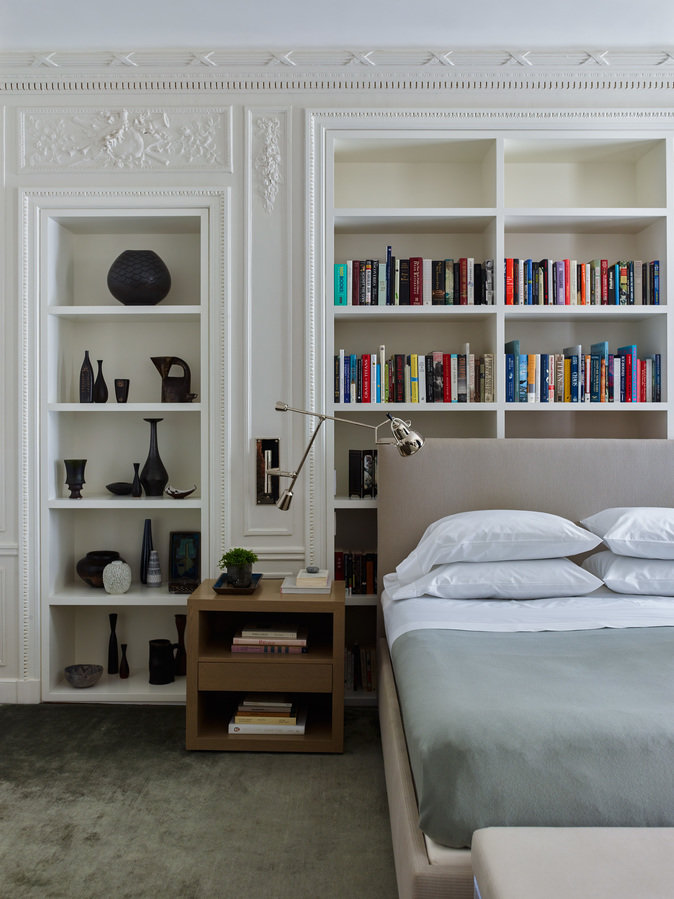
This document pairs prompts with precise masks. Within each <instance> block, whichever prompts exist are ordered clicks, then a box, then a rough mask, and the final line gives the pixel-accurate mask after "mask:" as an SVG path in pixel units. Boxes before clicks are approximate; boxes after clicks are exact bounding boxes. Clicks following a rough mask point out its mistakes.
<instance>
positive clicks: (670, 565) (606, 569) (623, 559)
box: [583, 549, 674, 596]
mask: <svg viewBox="0 0 674 899" xmlns="http://www.w3.org/2000/svg"><path fill="white" fill-rule="evenodd" d="M583 568H584V569H585V570H586V571H589V572H591V573H592V574H594V575H596V576H597V577H600V578H601V579H602V581H603V582H604V583H605V584H606V586H607V587H608V588H609V589H610V590H614V591H615V592H616V593H636V594H637V595H641V596H643V595H646V596H674V561H671V560H668V559H635V558H634V557H633V556H617V555H616V554H615V553H612V552H611V551H610V550H609V549H607V550H604V551H603V552H600V553H595V554H594V555H593V556H588V558H587V559H585V561H584V562H583Z"/></svg>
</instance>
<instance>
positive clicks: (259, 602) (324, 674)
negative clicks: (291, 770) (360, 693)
mask: <svg viewBox="0 0 674 899" xmlns="http://www.w3.org/2000/svg"><path fill="white" fill-rule="evenodd" d="M214 583H215V581H214V580H206V581H203V583H202V584H201V585H200V586H199V587H198V588H197V589H196V590H195V591H194V593H192V595H191V596H190V597H189V599H188V602H187V727H186V740H185V745H186V748H187V749H215V750H245V751H249V752H250V751H252V750H259V751H263V752H342V749H343V742H344V583H343V582H336V583H333V587H332V592H331V593H329V594H303V595H301V596H298V595H296V594H283V595H282V594H281V593H280V586H281V581H280V580H275V579H269V580H265V579H264V578H263V579H262V580H261V582H260V586H259V588H258V589H257V590H256V591H255V593H252V594H250V595H239V596H236V595H227V596H223V595H219V594H217V593H215V592H214V591H213V584H214ZM251 623H254V624H256V625H257V626H263V625H271V624H278V623H280V624H283V625H289V624H292V625H297V626H298V627H303V628H306V629H307V632H308V651H307V652H306V653H303V654H301V655H288V656H278V655H276V656H275V655H242V654H238V653H233V652H232V651H231V645H232V638H233V637H234V634H235V633H236V632H237V630H239V629H240V628H241V627H242V626H246V625H249V624H251ZM253 692H265V693H269V692H276V693H289V694H293V696H294V697H296V699H297V702H298V704H299V705H303V706H305V707H306V709H307V723H306V729H305V732H304V734H299V735H293V734H279V735H277V734H229V733H228V725H229V721H230V719H231V717H232V715H233V713H234V710H235V709H236V707H237V704H238V702H239V701H240V700H241V699H242V697H243V696H244V695H245V694H246V693H253Z"/></svg>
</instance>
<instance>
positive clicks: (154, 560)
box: [146, 549, 161, 587]
mask: <svg viewBox="0 0 674 899" xmlns="http://www.w3.org/2000/svg"><path fill="white" fill-rule="evenodd" d="M146 584H147V586H148V587H160V586H161V568H160V567H159V554H158V552H157V550H156V549H153V550H150V560H149V562H148V563H147V581H146Z"/></svg>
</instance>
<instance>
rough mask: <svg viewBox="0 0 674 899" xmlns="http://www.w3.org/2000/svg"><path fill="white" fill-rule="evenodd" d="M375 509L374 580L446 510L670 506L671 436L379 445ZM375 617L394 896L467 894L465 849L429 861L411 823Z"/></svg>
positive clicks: (391, 687)
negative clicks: (405, 450) (407, 448)
mask: <svg viewBox="0 0 674 899" xmlns="http://www.w3.org/2000/svg"><path fill="white" fill-rule="evenodd" d="M378 506H379V509H378V571H379V583H380V584H381V581H382V577H383V575H384V574H386V573H387V572H389V571H392V570H393V569H394V568H395V566H396V565H397V563H398V562H399V561H400V560H401V559H403V558H405V556H407V555H408V554H409V552H410V551H411V550H412V549H413V548H414V547H415V545H416V544H417V542H418V540H419V538H420V537H421V535H422V534H423V532H424V530H425V529H426V527H427V526H428V525H429V524H430V523H431V522H433V521H435V520H436V519H438V518H441V517H442V516H444V515H449V514H451V513H453V512H463V511H467V510H471V509H497V508H501V509H536V510H539V511H543V512H552V513H555V514H557V515H561V516H563V517H565V518H568V519H570V520H572V521H578V520H579V519H581V518H583V517H585V516H587V515H590V514H592V513H593V512H598V511H600V510H601V509H604V508H608V507H611V506H674V441H668V440H596V439H592V440H586V439H555V440H550V439H541V440H536V439H526V438H514V439H508V440H499V439H489V438H475V439H458V438H457V439H454V438H447V439H429V440H427V442H426V445H425V446H424V448H423V450H422V451H421V452H419V453H417V454H416V455H414V456H412V457H410V458H403V457H401V456H400V455H399V454H398V452H397V451H396V450H395V448H393V447H390V446H385V447H380V450H379V467H378ZM379 622H380V640H379V652H378V658H379V682H378V692H379V717H380V722H381V733H382V745H383V754H384V767H385V773H386V787H387V793H388V801H389V813H390V818H391V834H392V839H393V849H394V856H395V865H396V877H397V882H398V891H399V895H400V897H401V899H409V897H414V899H433V897H441V896H442V897H452V899H455V897H456V899H471V897H472V896H473V886H472V870H471V864H470V850H468V849H455V850H450V849H447V850H443V851H442V852H441V853H440V854H439V857H440V860H439V861H434V862H431V860H430V859H429V853H428V850H427V844H426V841H425V838H424V836H423V834H422V833H421V831H420V830H419V827H418V823H417V820H418V813H417V804H416V797H415V792H414V782H413V779H412V774H411V771H410V767H409V762H408V758H407V749H406V745H405V736H404V731H403V728H402V723H401V718H400V709H399V706H398V699H397V694H396V686H395V679H394V676H393V671H392V668H391V662H390V656H389V653H388V648H387V645H386V641H385V639H384V637H383V635H382V633H383V632H382V625H381V616H380V618H379Z"/></svg>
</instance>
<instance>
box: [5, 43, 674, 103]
mask: <svg viewBox="0 0 674 899" xmlns="http://www.w3.org/2000/svg"><path fill="white" fill-rule="evenodd" d="M673 85H674V48H668V47H662V48H641V49H634V48H619V47H616V48H606V47H588V48H583V47H572V48H566V49H564V48H558V49H540V48H526V47H516V48H511V49H493V48H487V49H460V48H452V47H435V48H429V49H405V48H399V49H389V48H378V49H377V48H374V49H368V48H362V49H318V50H312V49H283V48H282V49H277V50H266V49H209V48H203V49H173V50H171V49H167V50H133V49H122V50H120V51H102V50H101V51H89V52H87V51H63V50H53V51H45V52H40V53H38V52H28V51H25V52H11V53H10V52H7V53H0V91H4V92H8V93H24V92H31V93H35V92H69V91H80V92H82V91H84V92H95V91H102V90H106V91H115V90H117V91H131V90H145V91H147V90H151V91H179V90H180V91H185V90H187V91H189V90H200V91H209V90H212V91H223V90H226V91H246V92H255V91H288V90H314V91H336V90H338V91H342V92H343V91H351V90H363V89H377V90H381V91H386V90H390V91H394V90H395V91H400V90H415V91H419V90H473V91H474V90H482V89H489V90H495V89H499V88H501V89H507V90H511V91H512V90H532V89H536V90H541V89H549V90H556V91H559V90H566V91H569V90H589V89H592V88H594V89H602V90H606V89H626V88H629V89H631V90H662V89H671V88H672V86H673Z"/></svg>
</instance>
